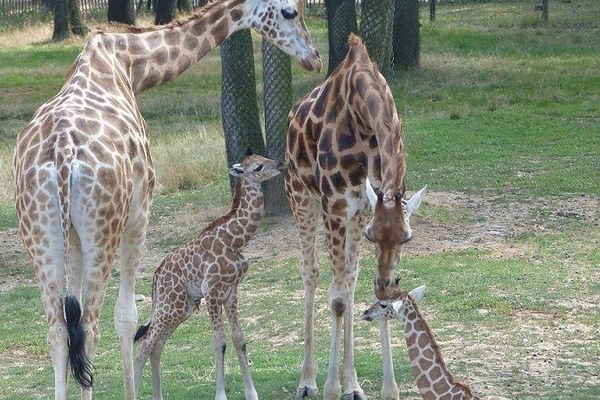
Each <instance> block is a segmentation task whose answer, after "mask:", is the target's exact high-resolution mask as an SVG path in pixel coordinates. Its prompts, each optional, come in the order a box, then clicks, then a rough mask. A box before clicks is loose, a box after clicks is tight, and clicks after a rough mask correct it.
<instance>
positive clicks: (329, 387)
mask: <svg viewBox="0 0 600 400" xmlns="http://www.w3.org/2000/svg"><path fill="white" fill-rule="evenodd" d="M341 334H342V317H341V316H337V315H336V314H335V313H334V315H333V320H332V323H331V346H330V348H329V366H328V368H327V379H326V380H325V386H324V387H323V399H324V400H338V399H339V398H340V395H341V394H342V386H341V385H340V367H339V364H340V338H341Z"/></svg>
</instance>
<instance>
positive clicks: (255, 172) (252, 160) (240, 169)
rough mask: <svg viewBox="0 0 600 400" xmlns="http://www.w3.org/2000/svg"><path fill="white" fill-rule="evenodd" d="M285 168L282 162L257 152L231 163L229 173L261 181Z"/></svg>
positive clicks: (257, 181)
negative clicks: (237, 162)
mask: <svg viewBox="0 0 600 400" xmlns="http://www.w3.org/2000/svg"><path fill="white" fill-rule="evenodd" d="M286 169H287V166H286V165H285V163H283V162H279V161H274V160H271V159H269V158H266V157H263V156H259V155H258V154H250V155H248V156H246V158H244V160H243V161H242V162H241V163H239V164H233V165H232V166H231V168H229V174H231V175H233V176H235V177H240V178H242V179H247V180H249V181H250V182H254V183H261V182H264V181H267V180H269V179H271V178H273V177H275V176H277V175H279V174H280V173H281V172H283V171H285V170H286Z"/></svg>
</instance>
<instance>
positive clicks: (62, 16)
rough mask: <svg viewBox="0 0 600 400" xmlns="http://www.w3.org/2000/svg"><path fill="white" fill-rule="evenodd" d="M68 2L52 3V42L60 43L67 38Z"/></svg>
mask: <svg viewBox="0 0 600 400" xmlns="http://www.w3.org/2000/svg"><path fill="white" fill-rule="evenodd" d="M68 14H69V0H56V1H55V2H54V32H53V33H52V40H54V41H60V40H64V39H66V38H68V37H69V18H68Z"/></svg>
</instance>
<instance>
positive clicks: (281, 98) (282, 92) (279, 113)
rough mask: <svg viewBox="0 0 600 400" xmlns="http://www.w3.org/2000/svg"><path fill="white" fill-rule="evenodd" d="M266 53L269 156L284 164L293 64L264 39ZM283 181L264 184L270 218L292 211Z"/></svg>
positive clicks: (266, 206) (265, 81)
mask: <svg viewBox="0 0 600 400" xmlns="http://www.w3.org/2000/svg"><path fill="white" fill-rule="evenodd" d="M352 1H354V0H352ZM262 54H263V74H264V75H263V87H264V101H265V128H266V142H267V154H266V155H267V157H269V158H271V159H273V160H277V161H283V160H284V158H285V148H286V145H287V140H286V136H287V130H288V113H289V110H290V108H292V63H291V61H290V56H288V55H287V54H285V53H284V52H283V51H281V50H279V49H278V48H277V47H275V46H274V45H272V44H271V43H270V42H268V41H267V40H265V39H264V38H263V39H262ZM283 180H284V178H283V176H278V177H276V178H274V179H271V180H269V181H267V182H266V184H265V185H264V188H265V209H266V213H267V214H268V215H282V214H286V213H289V211H290V209H289V205H288V201H287V197H286V195H285V184H284V182H283Z"/></svg>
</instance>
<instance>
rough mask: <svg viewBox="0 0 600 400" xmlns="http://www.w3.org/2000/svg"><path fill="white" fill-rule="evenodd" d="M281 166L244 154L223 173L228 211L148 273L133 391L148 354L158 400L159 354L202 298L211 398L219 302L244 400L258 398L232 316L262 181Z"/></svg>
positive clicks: (220, 393)
mask: <svg viewBox="0 0 600 400" xmlns="http://www.w3.org/2000/svg"><path fill="white" fill-rule="evenodd" d="M285 169H286V167H285V164H284V163H281V162H276V161H273V160H270V159H268V158H264V157H261V156H258V155H249V156H247V157H246V158H245V159H244V161H243V162H242V163H241V164H235V165H233V166H232V167H231V168H230V169H229V173H230V174H231V175H233V176H235V177H237V179H236V183H235V192H234V196H233V204H232V206H231V210H230V211H229V212H228V213H227V214H225V215H224V216H222V217H220V218H218V219H216V220H214V221H213V222H212V223H210V224H209V225H208V226H207V227H206V228H205V229H204V230H203V231H202V232H201V233H200V235H199V236H198V237H197V238H196V239H195V240H194V241H192V242H191V243H189V244H187V245H186V246H183V247H181V248H180V249H178V250H176V251H175V252H174V253H172V254H170V255H168V256H167V257H166V258H165V259H164V260H163V262H162V263H161V264H160V266H159V267H158V268H157V269H156V272H155V273H154V280H153V284H152V307H151V311H150V320H149V321H148V323H147V324H146V325H142V326H141V327H140V328H139V329H138V331H137V333H136V335H135V341H138V340H139V341H140V348H139V351H138V354H137V356H136V360H135V367H134V369H135V371H134V378H135V388H136V389H135V390H136V393H137V395H138V396H139V387H140V379H141V377H142V369H143V368H144V364H145V363H146V360H147V359H148V356H150V364H151V368H152V399H153V400H159V399H162V393H161V389H160V356H161V353H162V350H163V348H164V345H165V342H166V341H167V339H168V338H169V336H171V334H172V333H173V332H174V331H175V329H177V327H178V326H179V325H180V324H181V323H182V322H184V321H186V320H187V319H188V318H189V317H190V315H191V314H192V312H193V311H194V309H196V308H197V307H198V306H199V305H200V300H201V299H202V298H204V299H205V302H206V306H207V308H208V314H209V317H210V321H211V324H212V329H213V349H214V352H215V364H216V385H217V390H216V396H215V398H216V399H217V400H225V399H226V398H227V397H226V395H225V380H224V375H225V371H224V363H223V358H224V353H225V333H224V329H223V321H222V317H221V309H222V306H225V312H226V314H227V317H228V318H229V323H230V325H231V331H232V337H233V344H234V345H235V350H236V352H237V356H238V360H239V363H240V369H241V372H242V376H243V379H244V393H245V395H246V399H247V400H255V399H258V395H257V394H256V390H255V389H254V384H253V383H252V377H251V376H250V369H249V367H248V358H247V356H246V343H245V339H244V333H243V332H242V329H241V328H240V326H239V323H238V319H237V289H238V284H239V283H240V281H241V280H242V279H243V278H244V275H245V274H246V271H247V270H248V264H247V263H246V261H245V260H244V257H243V256H242V254H241V251H242V249H243V248H244V246H245V245H246V243H247V242H248V240H249V239H250V238H251V237H252V235H253V234H254V233H255V232H256V230H257V229H258V226H259V224H260V220H261V218H262V216H263V213H264V206H263V194H262V191H261V188H260V184H261V182H264V181H266V180H268V179H270V178H273V177H274V176H277V175H278V174H280V173H281V171H284V170H285Z"/></svg>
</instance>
